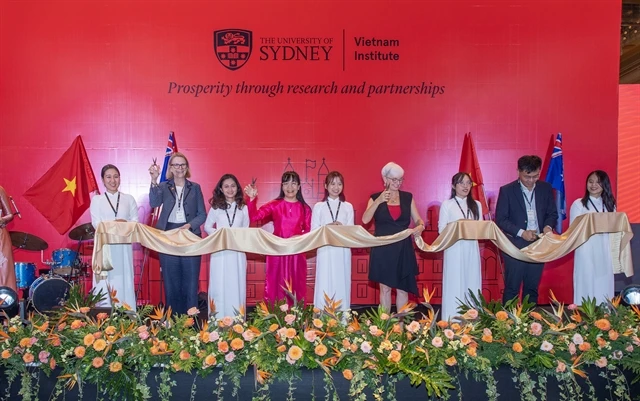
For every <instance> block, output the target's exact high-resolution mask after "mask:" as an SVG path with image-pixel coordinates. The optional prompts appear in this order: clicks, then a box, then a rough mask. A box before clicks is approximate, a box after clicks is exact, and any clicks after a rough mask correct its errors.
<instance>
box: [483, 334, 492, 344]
mask: <svg viewBox="0 0 640 401" xmlns="http://www.w3.org/2000/svg"><path fill="white" fill-rule="evenodd" d="M482 341H484V342H485V343H492V342H493V336H492V335H491V334H489V335H485V334H483V335H482Z"/></svg>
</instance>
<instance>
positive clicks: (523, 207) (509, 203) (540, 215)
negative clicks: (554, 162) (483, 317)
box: [496, 155, 558, 303]
mask: <svg viewBox="0 0 640 401" xmlns="http://www.w3.org/2000/svg"><path fill="white" fill-rule="evenodd" d="M541 167H542V160H541V159H540V157H538V156H535V155H532V156H522V157H521V158H520V159H518V179H517V180H516V181H514V182H512V183H510V184H507V185H505V186H503V187H502V188H500V195H498V204H497V205H496V224H497V225H498V227H500V229H501V230H502V231H503V232H504V233H505V234H506V235H507V237H508V238H509V240H511V242H512V243H513V244H514V245H515V246H517V247H518V248H520V249H522V248H524V247H526V246H527V245H529V244H531V243H533V242H535V241H537V240H538V235H539V234H540V233H543V234H547V233H550V232H552V228H551V227H552V226H553V225H554V224H555V223H556V221H557V219H558V211H557V209H556V205H555V202H554V199H553V190H552V188H551V185H550V184H549V183H546V182H543V181H538V179H539V178H540V168H541ZM502 255H503V257H504V265H505V271H504V287H505V288H504V294H503V296H502V302H507V301H508V300H510V299H513V298H516V297H517V296H518V295H519V294H520V287H521V286H522V296H523V298H524V297H525V296H527V295H528V296H529V301H531V302H534V303H538V285H539V284H540V277H541V276H542V269H543V268H544V264H543V263H528V262H523V261H520V260H518V259H514V258H512V257H511V256H509V255H507V254H505V253H504V252H503V253H502Z"/></svg>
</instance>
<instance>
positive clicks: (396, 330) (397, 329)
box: [393, 323, 402, 334]
mask: <svg viewBox="0 0 640 401" xmlns="http://www.w3.org/2000/svg"><path fill="white" fill-rule="evenodd" d="M393 332H394V333H396V334H402V326H400V323H396V324H394V325H393Z"/></svg>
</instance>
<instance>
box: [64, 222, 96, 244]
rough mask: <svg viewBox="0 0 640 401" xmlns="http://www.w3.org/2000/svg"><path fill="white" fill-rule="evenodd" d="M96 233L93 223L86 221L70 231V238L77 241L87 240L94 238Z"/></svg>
mask: <svg viewBox="0 0 640 401" xmlns="http://www.w3.org/2000/svg"><path fill="white" fill-rule="evenodd" d="M95 233H96V230H95V229H94V228H93V226H92V225H91V223H85V224H81V225H79V226H78V227H76V228H74V229H73V230H71V231H69V238H71V239H73V240H76V241H85V240H88V239H93V236H94V235H95Z"/></svg>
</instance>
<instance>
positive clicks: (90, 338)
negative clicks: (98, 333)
mask: <svg viewBox="0 0 640 401" xmlns="http://www.w3.org/2000/svg"><path fill="white" fill-rule="evenodd" d="M95 340H96V338H95V337H94V336H93V334H87V335H86V336H84V345H85V346H87V347H88V346H90V345H91V344H93V342H94V341H95Z"/></svg>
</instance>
